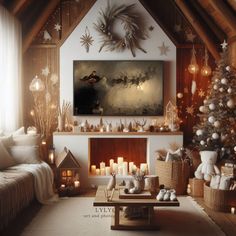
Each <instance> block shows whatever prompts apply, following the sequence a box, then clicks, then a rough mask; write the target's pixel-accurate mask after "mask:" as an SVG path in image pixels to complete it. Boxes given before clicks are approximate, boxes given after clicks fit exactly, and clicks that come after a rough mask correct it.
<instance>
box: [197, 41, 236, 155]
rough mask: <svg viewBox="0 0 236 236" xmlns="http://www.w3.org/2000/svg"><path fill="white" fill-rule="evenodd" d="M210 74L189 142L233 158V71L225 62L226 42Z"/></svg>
mask: <svg viewBox="0 0 236 236" xmlns="http://www.w3.org/2000/svg"><path fill="white" fill-rule="evenodd" d="M221 46H222V50H223V52H222V53H221V59H220V60H219V61H218V63H217V68H216V70H215V71H214V73H213V77H212V81H211V84H210V85H209V88H208V93H207V94H208V95H207V97H206V99H205V100H204V101H203V103H204V104H203V105H202V106H200V107H199V110H200V112H201V114H199V117H200V122H199V124H197V125H196V126H195V127H194V131H195V135H194V138H193V143H194V145H195V146H197V147H198V148H199V150H215V151H217V152H218V153H219V157H220V158H221V159H235V158H236V71H235V69H234V68H233V67H232V66H230V64H229V56H228V48H227V43H226V42H225V41H224V42H223V43H222V44H221Z"/></svg>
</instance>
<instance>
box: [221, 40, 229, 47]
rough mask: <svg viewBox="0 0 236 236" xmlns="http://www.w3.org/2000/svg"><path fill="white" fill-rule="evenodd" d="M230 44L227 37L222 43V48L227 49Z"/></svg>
mask: <svg viewBox="0 0 236 236" xmlns="http://www.w3.org/2000/svg"><path fill="white" fill-rule="evenodd" d="M227 46H228V43H226V41H225V39H224V42H223V43H222V44H221V47H222V49H226V48H227Z"/></svg>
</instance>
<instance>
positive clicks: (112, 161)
mask: <svg viewBox="0 0 236 236" xmlns="http://www.w3.org/2000/svg"><path fill="white" fill-rule="evenodd" d="M109 163H110V167H111V168H112V167H113V163H114V159H110V161H109Z"/></svg>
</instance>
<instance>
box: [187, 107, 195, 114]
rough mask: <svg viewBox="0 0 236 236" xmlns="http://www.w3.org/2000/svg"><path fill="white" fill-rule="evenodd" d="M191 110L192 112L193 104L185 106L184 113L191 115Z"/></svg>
mask: <svg viewBox="0 0 236 236" xmlns="http://www.w3.org/2000/svg"><path fill="white" fill-rule="evenodd" d="M193 112H194V108H193V105H191V106H190V107H186V113H188V114H189V115H191V116H192V115H193Z"/></svg>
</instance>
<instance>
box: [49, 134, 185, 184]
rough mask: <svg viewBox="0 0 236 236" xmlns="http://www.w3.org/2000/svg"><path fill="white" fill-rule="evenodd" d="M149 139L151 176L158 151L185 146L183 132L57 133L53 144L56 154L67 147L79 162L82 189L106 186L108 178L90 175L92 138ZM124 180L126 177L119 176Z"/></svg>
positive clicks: (148, 152) (148, 158) (153, 172)
mask: <svg viewBox="0 0 236 236" xmlns="http://www.w3.org/2000/svg"><path fill="white" fill-rule="evenodd" d="M140 137H141V138H147V157H146V158H147V163H148V167H149V174H156V173H155V164H156V163H155V160H156V150H158V149H163V148H165V149H168V148H170V146H169V145H170V144H171V143H176V144H177V145H179V146H182V145H183V133H182V132H158V133H154V132H142V133H141V132H140V133H139V132H129V133H123V132H118V133H113V132H112V133H106V132H104V133H100V132H86V133H85V132H81V133H73V132H55V133H54V134H53V144H54V147H55V151H56V154H57V153H60V152H61V151H62V150H63V149H64V147H67V148H68V149H69V150H70V151H71V152H72V153H73V155H74V156H75V158H76V159H77V160H78V162H79V164H80V166H81V170H80V182H81V186H82V187H91V185H101V184H103V185H104V184H106V183H107V181H108V176H91V175H89V139H90V138H140ZM117 177H118V179H120V180H122V179H124V178H125V177H124V176H120V177H119V176H117Z"/></svg>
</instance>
